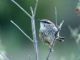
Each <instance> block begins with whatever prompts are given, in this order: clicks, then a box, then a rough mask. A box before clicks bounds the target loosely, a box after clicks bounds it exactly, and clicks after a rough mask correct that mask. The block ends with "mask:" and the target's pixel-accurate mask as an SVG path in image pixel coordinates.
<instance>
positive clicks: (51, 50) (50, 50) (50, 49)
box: [46, 38, 56, 60]
mask: <svg viewBox="0 0 80 60" xmlns="http://www.w3.org/2000/svg"><path fill="white" fill-rule="evenodd" d="M55 41H56V38H55V39H54V41H52V45H51V47H50V48H49V51H48V55H47V57H46V60H49V57H50V54H51V52H53V49H52V48H53V47H54V45H55Z"/></svg>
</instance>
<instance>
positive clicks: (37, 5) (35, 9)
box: [34, 0, 38, 16]
mask: <svg viewBox="0 0 80 60" xmlns="http://www.w3.org/2000/svg"><path fill="white" fill-rule="evenodd" d="M37 6H38V0H36V4H35V8H34V16H35V15H36V10H37Z"/></svg>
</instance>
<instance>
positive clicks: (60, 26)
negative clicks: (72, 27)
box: [58, 20, 64, 30]
mask: <svg viewBox="0 0 80 60" xmlns="http://www.w3.org/2000/svg"><path fill="white" fill-rule="evenodd" d="M63 23H64V20H62V22H61V23H60V25H59V27H58V28H59V29H60V30H61V28H62V25H63Z"/></svg>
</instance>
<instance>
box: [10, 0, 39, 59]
mask: <svg viewBox="0 0 80 60" xmlns="http://www.w3.org/2000/svg"><path fill="white" fill-rule="evenodd" d="M11 1H12V2H13V3H14V4H15V5H17V6H18V7H19V8H20V9H21V10H22V11H23V12H24V13H26V15H28V16H29V17H30V19H31V24H32V35H33V44H34V49H35V52H36V60H38V44H37V37H36V29H35V15H36V10H37V5H38V0H36V4H35V8H34V11H33V9H32V8H31V13H32V15H30V14H29V13H28V12H27V11H26V10H24V9H23V8H22V7H21V6H20V5H19V4H18V3H17V2H16V1H14V0H11ZM12 23H13V22H12ZM14 25H15V24H14ZM15 26H16V25H15ZM16 27H17V26H16ZM17 28H18V27H17ZM18 29H19V28H18ZM19 30H21V29H19ZM21 31H22V30H21Z"/></svg>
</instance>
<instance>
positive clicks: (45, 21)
mask: <svg viewBox="0 0 80 60" xmlns="http://www.w3.org/2000/svg"><path fill="white" fill-rule="evenodd" d="M41 22H43V23H47V24H51V23H50V22H48V21H41Z"/></svg>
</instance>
